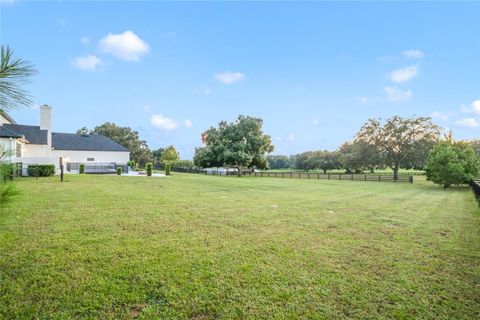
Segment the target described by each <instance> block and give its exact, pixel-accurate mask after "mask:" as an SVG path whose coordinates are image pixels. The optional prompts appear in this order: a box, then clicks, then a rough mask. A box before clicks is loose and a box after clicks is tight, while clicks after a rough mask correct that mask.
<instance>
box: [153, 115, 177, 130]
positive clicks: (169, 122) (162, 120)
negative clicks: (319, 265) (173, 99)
mask: <svg viewBox="0 0 480 320" xmlns="http://www.w3.org/2000/svg"><path fill="white" fill-rule="evenodd" d="M150 123H151V124H152V126H154V127H155V128H159V129H163V130H174V129H176V128H177V127H178V123H177V121H175V120H173V119H170V118H168V117H165V116H164V115H163V114H161V113H160V114H154V115H152V116H151V117H150Z"/></svg>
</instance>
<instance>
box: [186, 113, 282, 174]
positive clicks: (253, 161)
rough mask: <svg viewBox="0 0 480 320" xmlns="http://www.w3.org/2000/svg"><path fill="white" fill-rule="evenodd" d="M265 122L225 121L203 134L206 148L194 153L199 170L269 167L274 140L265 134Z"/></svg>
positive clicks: (245, 117) (240, 117) (248, 118)
mask: <svg viewBox="0 0 480 320" xmlns="http://www.w3.org/2000/svg"><path fill="white" fill-rule="evenodd" d="M262 125H263V120H262V119H260V118H254V117H249V116H242V115H240V116H239V117H238V118H237V120H236V121H235V122H226V121H222V122H220V123H219V124H218V127H211V128H210V129H208V130H207V131H205V132H204V133H203V134H202V142H203V143H204V145H205V146H204V147H201V148H197V149H196V150H195V157H194V161H195V164H196V165H197V166H200V167H222V166H232V167H235V168H237V169H238V171H239V173H240V169H241V168H253V167H257V168H262V169H263V168H267V167H268V161H267V159H266V154H267V153H270V152H272V151H273V145H272V139H271V137H270V136H269V135H266V134H264V133H263V131H262Z"/></svg>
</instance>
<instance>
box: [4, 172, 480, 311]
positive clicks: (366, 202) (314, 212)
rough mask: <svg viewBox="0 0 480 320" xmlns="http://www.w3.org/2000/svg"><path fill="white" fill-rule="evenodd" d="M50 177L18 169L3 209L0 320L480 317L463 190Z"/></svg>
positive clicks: (179, 177)
mask: <svg viewBox="0 0 480 320" xmlns="http://www.w3.org/2000/svg"><path fill="white" fill-rule="evenodd" d="M415 179H416V180H415V181H417V180H419V179H421V178H415ZM58 180H59V179H58V177H54V178H43V179H38V180H35V179H24V180H19V182H18V183H17V187H18V189H19V190H21V191H22V194H21V195H20V196H18V197H17V198H16V199H15V201H14V202H12V203H11V204H9V205H8V207H6V208H2V209H1V213H0V319H33V318H38V319H72V318H89V319H92V318H98V319H130V318H135V317H138V318H141V319H158V318H163V319H183V318H190V319H265V318H272V319H273V318H275V319H298V318H302V319H474V318H477V319H478V317H479V315H480V210H479V209H477V206H476V204H475V202H474V197H473V195H472V193H471V192H470V191H469V190H468V189H467V188H463V189H451V190H446V191H444V190H442V189H441V188H439V187H436V186H434V185H431V184H429V183H426V182H421V183H415V184H413V185H411V184H407V183H405V184H395V183H379V182H352V181H328V180H327V181H325V180H320V181H318V180H296V179H281V178H253V177H252V178H247V177H243V178H237V177H214V176H203V175H193V174H192V175H188V174H177V173H176V174H175V175H174V176H173V177H167V178H155V177H118V176H88V175H87V176H73V175H69V176H66V182H64V183H63V184H61V183H59V182H58Z"/></svg>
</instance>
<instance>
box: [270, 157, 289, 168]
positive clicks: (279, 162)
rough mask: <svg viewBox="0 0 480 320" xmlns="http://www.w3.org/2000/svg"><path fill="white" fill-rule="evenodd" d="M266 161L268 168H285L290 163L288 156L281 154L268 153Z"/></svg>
mask: <svg viewBox="0 0 480 320" xmlns="http://www.w3.org/2000/svg"><path fill="white" fill-rule="evenodd" d="M267 161H268V168H269V169H286V168H290V166H291V164H292V163H291V159H290V157H288V156H282V155H269V156H267Z"/></svg>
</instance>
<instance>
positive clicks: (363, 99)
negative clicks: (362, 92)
mask: <svg viewBox="0 0 480 320" xmlns="http://www.w3.org/2000/svg"><path fill="white" fill-rule="evenodd" d="M357 100H358V102H360V103H361V104H367V102H368V98H367V97H358V98H357Z"/></svg>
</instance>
